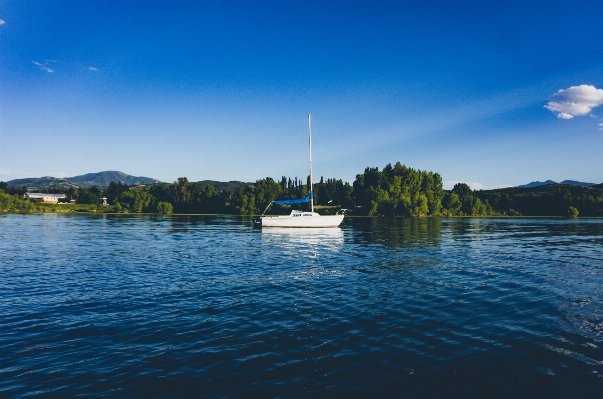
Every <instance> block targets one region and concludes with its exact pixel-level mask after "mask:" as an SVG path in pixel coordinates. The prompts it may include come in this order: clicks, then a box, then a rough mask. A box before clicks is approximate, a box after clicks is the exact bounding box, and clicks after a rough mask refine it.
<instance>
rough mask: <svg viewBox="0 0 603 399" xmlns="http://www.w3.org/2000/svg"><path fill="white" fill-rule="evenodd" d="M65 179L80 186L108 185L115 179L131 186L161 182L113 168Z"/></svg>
mask: <svg viewBox="0 0 603 399" xmlns="http://www.w3.org/2000/svg"><path fill="white" fill-rule="evenodd" d="M65 180H68V181H70V182H72V183H74V184H77V185H78V186H80V187H91V186H99V187H107V186H108V185H109V183H111V182H112V181H114V182H115V183H119V182H122V183H123V184H127V185H129V186H136V185H139V184H153V183H161V182H160V181H159V180H157V179H153V178H150V177H143V176H131V175H127V174H125V173H123V172H118V171H113V170H109V171H105V172H98V173H87V174H85V175H80V176H73V177H66V178H65Z"/></svg>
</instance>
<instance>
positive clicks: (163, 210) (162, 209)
mask: <svg viewBox="0 0 603 399" xmlns="http://www.w3.org/2000/svg"><path fill="white" fill-rule="evenodd" d="M173 211H174V206H173V205H172V204H170V203H169V202H163V201H161V202H158V203H157V213H160V214H162V215H169V214H170V213H172V212H173Z"/></svg>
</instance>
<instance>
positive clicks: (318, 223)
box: [253, 114, 346, 228]
mask: <svg viewBox="0 0 603 399" xmlns="http://www.w3.org/2000/svg"><path fill="white" fill-rule="evenodd" d="M308 147H309V152H310V194H308V195H307V196H306V197H304V198H299V199H293V200H277V201H272V202H271V203H270V204H268V207H266V210H268V208H269V207H270V205H272V204H276V205H295V204H302V203H305V202H310V212H305V211H300V210H292V211H291V214H290V215H284V216H264V213H266V210H265V211H264V213H262V216H259V217H255V218H253V226H254V227H256V228H262V227H337V226H339V225H340V224H341V222H342V221H343V218H344V216H345V215H344V213H345V211H346V210H345V209H341V210H339V211H338V212H337V214H336V215H325V216H322V215H319V214H318V213H316V212H314V193H313V192H312V189H313V185H312V122H311V116H310V114H308Z"/></svg>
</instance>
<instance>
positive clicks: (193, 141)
mask: <svg viewBox="0 0 603 399" xmlns="http://www.w3.org/2000/svg"><path fill="white" fill-rule="evenodd" d="M124 3H125V4H124ZM601 15H603V2H601V1H547V2H542V1H525V0H524V1H505V2H500V3H494V2H488V1H486V2H484V1H408V2H404V1H388V2H373V1H371V2H354V1H330V2H325V1H282V0H281V1H207V2H200V1H191V2H184V1H180V2H178V1H172V2H167V1H145V2H142V1H139V2H137V1H131V2H118V1H80V0H77V1H66V0H65V1H46V2H42V1H3V2H2V3H0V180H4V181H7V180H12V179H16V178H23V177H39V176H46V175H51V176H55V177H65V176H74V175H80V174H84V173H89V172H99V171H103V170H119V171H122V172H125V173H128V174H132V175H142V176H148V177H154V178H157V179H160V180H162V181H168V182H171V181H174V180H175V179H176V178H178V177H180V176H186V177H188V178H189V180H191V181H198V180H205V179H210V180H222V181H228V180H242V181H255V180H257V179H260V178H263V177H267V176H269V177H273V178H275V179H278V178H280V177H281V176H283V175H285V176H290V177H295V176H297V177H303V176H306V175H307V173H308V171H307V170H308V166H307V148H306V143H307V137H306V135H307V127H306V125H305V123H306V118H307V114H308V113H311V114H312V118H313V121H314V123H313V140H314V145H313V155H314V171H315V175H316V176H317V177H319V176H321V175H322V176H324V177H325V178H328V177H335V178H341V179H344V180H345V181H349V182H350V183H351V182H353V180H354V178H355V175H356V174H358V173H362V172H363V171H364V169H365V168H366V167H368V166H371V167H375V166H377V167H379V168H382V167H383V166H385V165H386V164H387V163H392V164H393V163H395V162H397V161H399V162H401V163H403V164H406V165H407V166H410V167H413V168H418V169H423V170H431V171H434V172H438V173H440V174H441V175H442V177H443V180H444V181H445V186H446V187H448V188H449V187H451V186H452V184H454V182H467V183H469V184H470V185H471V186H472V188H474V189H479V188H486V189H487V188H496V187H502V186H513V185H518V184H523V183H528V182H530V181H534V180H546V179H552V180H556V181H561V180H564V179H573V180H581V181H587V182H594V183H601V182H603V156H601V149H603V130H602V129H603V106H600V105H601V104H603V51H601V49H603V23H601V21H600V17H601ZM560 90H561V92H560Z"/></svg>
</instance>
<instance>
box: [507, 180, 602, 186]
mask: <svg viewBox="0 0 603 399" xmlns="http://www.w3.org/2000/svg"><path fill="white" fill-rule="evenodd" d="M548 184H573V185H574V186H583V187H590V186H594V185H595V183H584V182H581V181H576V180H564V181H562V182H561V183H557V182H556V181H552V180H547V181H533V182H531V183H528V184H523V185H521V186H517V187H519V188H533V187H540V186H546V185H548Z"/></svg>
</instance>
